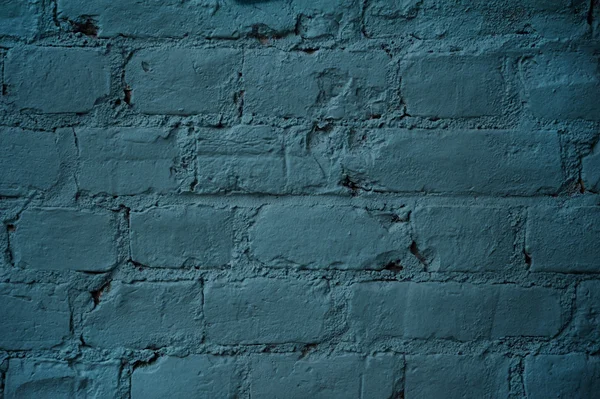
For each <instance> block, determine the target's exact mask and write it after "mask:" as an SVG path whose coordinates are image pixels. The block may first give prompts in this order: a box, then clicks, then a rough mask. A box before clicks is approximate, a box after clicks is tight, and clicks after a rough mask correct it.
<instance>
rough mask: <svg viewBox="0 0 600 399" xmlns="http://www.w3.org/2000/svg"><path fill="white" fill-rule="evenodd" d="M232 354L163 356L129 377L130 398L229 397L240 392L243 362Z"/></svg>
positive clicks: (136, 370) (138, 369)
mask: <svg viewBox="0 0 600 399" xmlns="http://www.w3.org/2000/svg"><path fill="white" fill-rule="evenodd" d="M240 363H241V362H239V361H237V360H236V359H235V358H234V357H224V356H209V355H188V356H186V357H181V358H180V357H173V356H168V357H163V358H160V359H158V360H157V361H156V362H154V363H153V364H151V365H149V366H146V367H140V368H137V369H135V370H134V371H133V374H132V376H131V399H148V398H165V397H175V398H191V397H205V398H231V397H236V396H238V395H239V391H240V389H241V384H242V375H241V372H242V370H243V368H242V367H243V364H240Z"/></svg>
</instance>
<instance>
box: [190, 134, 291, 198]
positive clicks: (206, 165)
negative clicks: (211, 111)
mask: <svg viewBox="0 0 600 399" xmlns="http://www.w3.org/2000/svg"><path fill="white" fill-rule="evenodd" d="M283 138H284V137H283V134H282V132H281V131H278V129H275V128H272V127H270V126H243V125H240V126H236V127H234V128H232V129H229V130H228V131H227V132H223V131H222V130H218V129H204V130H202V131H201V132H200V133H199V135H198V143H197V148H198V164H197V171H198V172H197V173H198V178H197V184H196V191H198V192H209V193H211V192H222V191H241V192H265V193H281V192H282V191H283V190H284V188H285V184H286V176H285V169H286V164H285V158H284V147H283Z"/></svg>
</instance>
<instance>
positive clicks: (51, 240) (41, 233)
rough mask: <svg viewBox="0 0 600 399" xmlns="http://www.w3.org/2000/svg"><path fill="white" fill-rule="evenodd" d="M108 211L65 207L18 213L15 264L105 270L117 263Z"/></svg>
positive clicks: (38, 267) (42, 267) (36, 267)
mask: <svg viewBox="0 0 600 399" xmlns="http://www.w3.org/2000/svg"><path fill="white" fill-rule="evenodd" d="M116 235H117V229H116V226H115V224H114V222H113V218H112V215H111V214H110V213H108V212H106V211H103V212H92V211H86V210H77V209H68V208H35V209H28V210H26V211H24V212H23V213H22V214H21V217H20V218H19V220H18V221H17V223H16V231H15V233H14V252H15V264H16V265H17V266H19V267H25V268H32V269H47V270H78V271H96V272H102V271H108V270H110V269H112V268H113V267H114V266H115V265H116V263H117V247H116V246H117V243H116Z"/></svg>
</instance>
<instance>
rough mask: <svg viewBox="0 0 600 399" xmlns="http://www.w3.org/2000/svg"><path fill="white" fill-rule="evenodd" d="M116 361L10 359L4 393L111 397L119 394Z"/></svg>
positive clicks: (13, 396) (23, 397)
mask: <svg viewBox="0 0 600 399" xmlns="http://www.w3.org/2000/svg"><path fill="white" fill-rule="evenodd" d="M119 368H120V364H119V363H118V362H117V361H110V362H102V363H83V362H66V361H55V360H47V359H10V361H9V363H8V372H7V374H6V386H5V390H4V397H5V398H7V399H29V398H30V399H35V398H69V397H78V398H114V397H117V395H118V388H119V383H120V381H119Z"/></svg>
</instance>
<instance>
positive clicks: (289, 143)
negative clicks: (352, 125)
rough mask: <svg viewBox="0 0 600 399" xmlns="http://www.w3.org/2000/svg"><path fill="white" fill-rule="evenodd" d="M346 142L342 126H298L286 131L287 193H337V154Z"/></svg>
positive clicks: (345, 133)
mask: <svg viewBox="0 0 600 399" xmlns="http://www.w3.org/2000/svg"><path fill="white" fill-rule="evenodd" d="M319 126H320V127H319ZM346 141H347V131H346V129H345V128H344V127H333V126H332V125H328V124H318V125H317V126H316V128H312V129H308V128H306V127H302V126H300V127H297V128H292V129H289V130H288V131H286V154H285V160H286V171H287V189H288V192H290V193H329V192H332V191H334V192H335V191H337V190H338V183H339V176H340V174H341V172H340V167H341V165H340V162H339V156H338V151H339V149H341V148H343V146H344V143H345V142H346Z"/></svg>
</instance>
